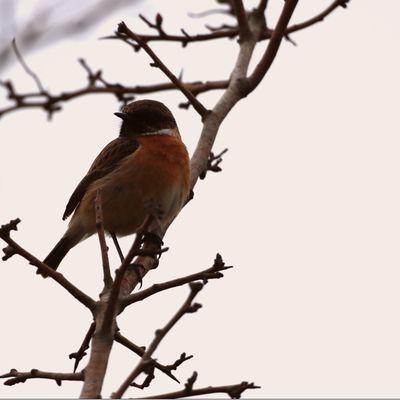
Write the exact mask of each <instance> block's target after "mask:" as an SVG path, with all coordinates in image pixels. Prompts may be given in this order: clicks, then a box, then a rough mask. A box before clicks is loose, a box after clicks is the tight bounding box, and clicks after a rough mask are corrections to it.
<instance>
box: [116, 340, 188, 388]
mask: <svg viewBox="0 0 400 400" xmlns="http://www.w3.org/2000/svg"><path fill="white" fill-rule="evenodd" d="M114 338H115V341H116V342H118V343H120V344H122V345H123V346H125V347H126V348H128V349H129V350H131V351H133V352H134V353H135V354H137V355H138V356H140V357H143V354H144V353H145V351H146V348H145V347H140V346H137V345H136V344H134V343H132V342H131V341H130V340H129V339H128V338H126V337H125V336H123V335H121V333H119V332H117V333H116V334H115V336H114ZM192 357H193V356H187V355H186V353H182V354H181V356H180V357H179V359H177V360H176V361H175V362H174V363H173V364H171V365H163V364H160V363H159V362H158V361H156V360H154V367H155V368H157V369H159V370H160V371H161V372H163V373H164V374H165V375H167V376H169V377H170V378H171V379H173V380H174V381H175V382H178V383H179V380H178V379H177V378H176V377H175V376H174V375H173V374H172V372H171V371H174V370H176V369H177V367H178V366H179V365H181V364H182V363H183V362H184V361H187V360H190V359H191V358H192Z"/></svg>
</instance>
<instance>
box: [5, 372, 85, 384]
mask: <svg viewBox="0 0 400 400" xmlns="http://www.w3.org/2000/svg"><path fill="white" fill-rule="evenodd" d="M83 377H84V373H83V371H82V372H45V371H39V370H38V369H31V370H30V371H29V372H19V371H17V370H16V369H12V370H11V371H10V372H8V373H6V374H4V375H1V376H0V379H4V378H11V379H7V380H6V381H5V382H4V385H6V386H13V385H16V384H17V383H24V382H26V381H27V380H28V379H51V380H54V381H56V383H57V385H58V386H61V383H62V381H83Z"/></svg>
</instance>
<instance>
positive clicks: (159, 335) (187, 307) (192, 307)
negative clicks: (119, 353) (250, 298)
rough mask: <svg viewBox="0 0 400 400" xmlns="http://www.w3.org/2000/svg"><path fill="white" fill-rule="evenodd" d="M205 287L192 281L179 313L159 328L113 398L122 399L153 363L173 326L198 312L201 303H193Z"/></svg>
mask: <svg viewBox="0 0 400 400" xmlns="http://www.w3.org/2000/svg"><path fill="white" fill-rule="evenodd" d="M202 288H203V285H202V284H201V283H191V284H190V294H189V296H188V298H187V299H186V301H185V302H184V303H183V305H182V307H181V308H180V309H179V310H178V311H177V313H176V314H175V315H174V316H173V317H172V318H171V320H170V321H169V322H168V323H167V324H166V325H165V326H164V328H162V329H159V330H157V331H156V333H155V337H154V339H153V341H152V342H151V343H150V346H149V347H148V349H147V350H146V351H145V353H144V354H143V356H142V359H141V360H140V362H139V364H138V365H137V366H136V368H135V369H134V370H133V371H132V372H131V373H130V374H129V376H128V377H127V378H126V379H125V381H124V382H123V383H122V385H121V386H120V387H119V389H118V390H117V391H116V392H114V393H113V394H112V395H111V398H112V399H120V398H121V397H122V396H123V394H124V393H125V391H126V389H128V387H129V386H130V385H131V383H132V382H134V380H135V379H136V378H137V377H138V375H139V374H140V373H142V372H143V370H144V369H145V368H146V367H147V366H148V365H149V364H151V356H152V355H153V353H154V351H155V350H156V349H157V347H158V345H159V344H160V342H161V341H162V339H163V338H164V337H165V335H166V334H167V333H168V332H169V331H170V330H171V329H172V328H173V326H174V325H175V324H176V323H177V322H178V321H179V320H180V319H181V318H182V317H183V315H185V314H186V313H193V312H196V311H197V310H198V309H199V308H200V307H201V305H200V304H197V303H193V304H192V301H193V299H194V298H195V297H196V295H197V293H199V291H200V290H201V289H202Z"/></svg>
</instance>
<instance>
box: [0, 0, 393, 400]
mask: <svg viewBox="0 0 400 400" xmlns="http://www.w3.org/2000/svg"><path fill="white" fill-rule="evenodd" d="M25 3H26V4H28V3H30V1H28V0H27V1H26V2H25ZM200 3H201V4H200ZM209 3H210V2H196V1H186V2H184V4H183V2H180V1H169V2H156V1H146V2H142V3H140V4H139V6H138V9H137V11H136V12H135V13H132V15H129V16H127V15H124V14H123V13H122V12H119V13H118V14H116V15H114V16H112V17H110V18H109V19H108V20H107V21H106V22H105V23H102V24H101V25H100V26H99V27H97V28H96V29H95V30H93V31H91V32H89V33H88V34H85V35H82V36H80V37H79V38H73V39H70V40H67V39H66V40H65V41H63V42H61V43H58V44H57V45H56V46H51V47H47V48H44V49H41V50H40V51H39V52H36V53H31V54H30V55H29V57H27V59H28V62H29V64H30V65H31V66H32V68H33V69H34V70H35V71H37V73H38V74H39V75H40V76H41V77H42V80H43V83H44V85H45V86H46V87H47V88H51V89H52V90H54V91H58V90H62V89H65V88H75V87H80V86H81V85H82V84H84V82H85V74H84V72H83V71H82V70H81V68H80V66H79V65H78V64H77V62H76V58H78V57H81V56H84V57H85V58H86V59H87V61H88V62H89V64H90V65H91V66H92V67H93V68H96V67H101V68H103V70H104V73H105V77H107V78H108V79H109V80H110V81H111V82H113V81H121V82H125V83H130V84H137V83H141V84H145V83H147V82H159V81H163V80H164V77H163V75H162V74H161V72H160V71H158V70H155V69H150V68H148V67H147V65H148V61H149V60H148V58H147V57H146V56H145V55H144V54H142V53H140V54H139V55H138V54H136V53H133V52H131V51H130V50H129V48H128V47H126V46H124V45H122V44H118V43H115V42H109V41H98V40H96V38H97V37H99V36H104V35H107V34H110V32H112V31H113V29H114V28H115V26H116V23H117V22H118V21H120V20H121V19H124V20H125V21H126V22H128V23H129V24H130V26H131V27H133V28H135V29H137V30H138V31H142V32H143V31H145V27H144V26H143V24H142V23H141V22H140V21H139V20H138V19H137V18H136V17H135V16H134V15H136V14H137V12H139V11H141V12H143V13H145V15H147V16H149V17H151V16H152V15H154V13H155V12H156V11H157V10H160V11H161V12H162V13H163V14H164V16H165V19H166V27H167V28H169V30H170V31H171V32H172V31H174V32H177V31H178V28H180V27H185V28H186V29H187V30H188V31H189V32H190V33H194V32H196V30H198V29H200V27H201V26H202V24H204V23H205V22H206V21H204V20H192V19H188V18H187V17H186V12H187V11H188V10H198V11H200V10H202V9H205V8H207V4H209ZM300 3H301V4H300V6H299V7H298V10H297V11H296V13H295V16H294V19H293V20H292V22H299V21H302V20H303V19H305V18H308V17H309V16H312V15H314V14H316V13H318V12H319V11H320V10H322V9H323V8H324V7H325V6H326V5H327V4H329V3H330V2H329V1H318V2H316V1H307V0H304V1H301V2H300ZM281 5H282V2H281V1H276V0H275V1H272V0H271V5H270V6H271V12H272V14H273V16H272V17H271V18H269V20H270V22H271V24H272V22H273V21H275V19H276V15H277V11H278V9H279V7H281ZM399 11H400V3H399V2H398V1H397V0H385V1H380V2H378V1H372V0H363V1H352V2H351V3H350V5H349V8H348V9H347V10H343V9H339V10H337V11H336V12H335V13H334V14H333V15H331V16H330V17H329V18H328V19H327V20H326V21H325V22H323V23H322V24H319V25H317V26H314V27H312V28H310V29H308V30H306V31H303V32H300V33H298V34H295V35H293V39H294V40H295V41H296V42H297V43H298V46H297V47H294V46H292V45H291V44H290V43H288V42H285V43H283V45H282V47H281V50H280V52H279V54H278V57H277V59H276V61H275V63H274V65H273V67H272V68H271V70H270V73H269V75H268V77H267V78H266V79H265V80H264V81H263V83H262V85H261V86H260V87H259V88H258V89H257V91H256V92H255V93H253V94H252V95H251V96H249V97H248V98H247V99H245V100H244V101H242V102H241V103H240V104H238V106H237V107H236V109H235V110H234V111H233V112H232V113H231V115H230V116H229V117H228V118H227V120H226V121H225V122H224V124H223V126H222V127H221V132H220V135H219V137H218V140H217V143H216V145H215V150H216V151H220V150H222V149H223V148H225V147H229V153H228V154H227V155H226V156H225V158H224V162H223V164H222V166H223V172H222V173H220V174H215V175H212V174H210V175H209V176H208V177H207V179H206V180H205V181H202V182H200V183H199V184H198V186H197V187H196V193H195V200H194V201H193V202H191V203H190V205H189V206H188V207H187V208H186V209H185V210H184V211H183V212H182V214H181V215H180V216H179V218H178V219H177V220H176V222H175V223H174V224H173V226H172V227H171V229H170V230H169V232H168V235H167V237H166V244H167V245H168V246H170V247H171V250H170V251H169V252H168V253H167V254H166V255H165V256H164V257H163V258H162V265H161V266H160V268H159V269H158V270H156V271H154V272H152V273H151V274H149V275H148V277H146V280H145V287H146V286H148V285H150V284H152V283H154V282H159V281H163V280H166V279H171V278H174V277H178V276H181V275H186V274H189V273H193V272H196V271H199V270H201V269H204V268H205V267H207V266H209V265H210V263H211V262H212V260H213V258H214V256H215V253H216V252H217V251H219V252H221V254H222V255H223V256H224V259H225V260H226V262H227V263H228V264H233V265H235V268H234V269H233V270H231V271H229V272H227V273H226V277H225V278H224V279H223V280H220V281H213V282H210V283H209V285H207V287H206V288H205V289H204V290H203V292H202V293H201V294H200V296H199V299H198V300H199V302H201V303H202V304H203V308H202V309H201V310H200V311H199V312H198V313H197V314H195V315H189V316H187V317H185V318H184V319H183V320H182V321H181V322H180V323H179V325H178V326H177V327H176V328H175V329H174V330H173V332H171V334H170V335H168V337H167V338H166V340H165V341H164V342H163V343H162V345H161V346H160V348H159V350H158V351H157V354H156V356H157V358H158V359H159V360H160V361H161V362H164V363H167V364H168V363H170V362H173V361H174V360H175V359H176V358H177V357H178V356H179V354H180V353H181V352H183V351H186V352H187V353H190V354H193V355H194V356H195V357H194V359H193V360H191V361H189V362H187V363H186V364H184V365H183V366H182V367H181V368H180V369H179V371H178V373H177V375H178V376H179V377H180V378H181V380H182V381H185V380H186V378H187V377H188V376H189V375H190V374H191V373H192V371H193V370H196V371H198V372H199V379H198V385H199V386H204V385H221V384H229V383H236V382H241V381H242V380H250V381H255V382H256V383H257V384H259V385H261V386H262V389H260V390H258V391H254V392H251V393H248V395H249V396H252V397H321V396H323V397H340V396H346V397H355V396H359V397H399V396H400V380H399V375H400V367H399V365H400V364H399V359H400V344H399V337H400V322H399V309H400V291H399V280H400V269H399V261H400V256H399V247H398V242H399V226H400V212H399V203H400V191H399V184H398V171H399V166H400V165H399V164H400V161H399V144H400V140H399V125H400V124H399V116H398V107H399V71H400V68H399V67H400V58H399V45H398V41H399V34H400V26H399V24H398V16H399ZM211 22H214V23H215V24H217V22H218V18H214V19H211ZM264 47H265V43H261V44H260V45H259V51H258V52H257V54H258V55H259V54H260V52H261V51H262V50H263V49H264ZM154 49H155V50H157V51H158V52H159V54H160V56H161V57H162V59H164V60H165V62H166V63H167V64H168V65H169V66H170V67H171V69H172V70H173V71H175V72H176V73H179V70H180V69H181V68H182V67H183V68H184V71H185V75H184V76H185V77H186V79H188V80H193V79H219V78H225V77H226V76H228V74H229V71H230V67H231V63H232V60H233V59H234V55H235V51H236V49H237V45H236V43H235V42H234V41H218V42H215V43H212V44H198V45H192V46H189V47H188V48H187V49H186V50H182V49H181V47H180V46H179V45H174V44H169V45H159V44H157V45H154ZM9 77H10V78H12V79H13V80H14V81H15V82H16V84H17V87H19V88H22V89H24V90H31V89H33V88H34V86H33V83H32V82H31V80H30V78H29V77H27V76H26V75H25V74H24V72H23V71H22V70H21V68H20V66H17V65H15V66H14V67H13V68H10V69H8V70H7V71H6V72H5V74H4V76H3V77H2V78H9ZM218 95H219V94H218V93H214V94H207V95H204V96H202V97H201V99H202V101H203V102H204V104H205V105H207V106H212V105H213V104H214V103H215V101H216V100H217V99H218ZM152 98H156V99H161V100H162V101H164V102H165V103H166V104H167V105H168V106H170V107H171V109H172V110H173V112H174V114H175V115H176V118H177V120H178V124H179V126H180V129H181V132H182V135H183V138H184V140H185V142H186V143H187V146H188V148H189V151H190V152H192V151H193V149H194V146H195V143H196V140H197V138H198V135H199V130H200V122H199V118H198V116H197V115H196V114H195V112H193V111H183V110H180V109H177V108H176V105H177V104H178V102H180V101H182V100H183V97H182V95H180V94H179V93H163V94H156V95H155V96H152ZM117 109H118V105H117V102H116V101H115V100H114V99H113V98H112V97H110V96H88V97H84V98H80V99H78V100H75V101H72V102H69V103H67V104H65V107H64V111H63V112H62V113H59V114H57V115H55V118H54V121H53V122H51V123H48V122H47V121H46V118H45V116H44V114H43V113H42V112H40V111H38V110H32V111H23V112H18V113H14V114H12V115H9V116H6V117H5V118H4V119H2V120H1V121H0V129H1V134H0V171H1V173H0V196H1V197H0V221H1V223H5V222H8V221H9V220H10V219H11V218H15V217H20V218H21V219H22V223H21V224H20V230H19V231H18V233H16V234H15V235H14V237H15V238H16V239H17V240H18V242H19V243H21V244H22V245H24V246H26V248H28V249H29V250H30V251H31V252H32V253H34V254H35V255H38V256H39V257H44V256H45V255H46V254H47V252H48V251H49V250H50V248H51V247H52V245H53V244H54V242H55V241H56V240H58V239H59V237H60V236H61V235H62V233H63V232H64V230H65V228H66V223H65V222H63V221H62V220H61V215H62V212H63V209H64V206H65V204H66V201H67V200H68V197H69V195H70V193H71V192H72V190H73V189H74V187H75V185H76V184H77V182H78V181H79V180H80V178H81V177H82V176H83V174H84V173H85V172H86V170H87V168H88V167H89V165H90V163H91V161H92V159H93V158H94V157H95V156H96V154H97V153H98V152H99V150H100V149H101V148H102V147H103V146H104V145H105V144H106V143H107V142H109V141H110V140H112V139H113V138H114V137H115V136H116V134H117V131H118V126H119V121H118V120H117V119H116V118H115V117H114V116H113V115H112V113H113V112H114V111H116V110H117ZM131 240H132V238H128V239H126V240H124V241H123V246H124V248H125V249H126V248H127V247H128V246H129V243H130V242H131ZM110 254H111V256H112V262H113V266H115V267H116V266H117V258H116V255H115V251H113V250H111V252H110ZM61 271H62V272H63V273H65V275H66V276H67V277H68V278H69V279H71V280H72V281H73V282H74V283H76V284H77V285H78V286H79V287H80V288H82V289H84V290H85V291H87V292H88V293H90V294H91V295H92V296H96V295H97V293H99V291H100V289H101V273H100V256H99V253H98V243H97V240H96V238H91V239H89V240H87V241H86V242H84V243H82V244H81V245H79V246H78V247H77V248H75V249H73V250H72V251H71V253H70V254H69V255H68V257H67V259H66V260H65V262H64V263H63V264H62V267H61ZM0 274H1V278H0V301H1V304H2V306H1V314H2V329H1V341H0V371H1V372H3V371H4V372H6V371H7V370H8V369H10V368H17V369H19V370H29V369H31V368H39V369H43V370H55V371H70V370H71V368H72V362H71V361H70V360H68V357H67V356H68V354H69V353H71V352H73V351H76V350H77V348H78V346H79V344H80V342H81V340H82V338H83V335H84V333H85V331H86V329H87V327H88V325H89V323H90V315H89V314H88V313H87V312H86V311H85V310H84V309H83V308H82V307H80V305H79V304H77V302H76V301H75V300H74V299H72V298H71V297H70V296H69V295H67V294H66V293H65V292H64V291H63V290H60V289H59V288H58V287H57V285H56V284H55V283H53V282H51V281H50V280H42V279H40V278H38V277H37V276H36V275H35V274H34V269H33V268H31V267H30V266H29V265H27V264H26V262H24V261H23V260H22V259H21V258H18V257H14V258H13V259H11V260H10V261H8V262H7V263H2V264H1V269H0ZM186 293H187V288H181V289H179V290H176V291H174V292H169V293H164V294H161V295H158V296H154V298H152V299H151V300H149V301H147V302H146V303H145V304H139V305H138V306H137V307H135V308H132V309H130V310H128V311H127V312H125V313H124V314H123V316H122V317H121V318H120V320H119V323H120V327H121V330H122V333H123V334H125V335H127V336H128V337H129V338H131V339H132V340H133V341H134V342H136V343H137V344H140V345H144V344H148V343H149V342H150V340H151V339H152V337H153V332H154V330H155V329H156V328H158V327H160V326H162V325H163V324H164V323H165V322H166V321H167V320H168V319H169V317H170V316H171V315H172V314H173V313H174V312H175V310H176V308H177V307H178V305H180V304H181V303H182V302H183V300H184V298H185V296H186ZM85 361H86V360H85ZM136 361H137V359H136V357H135V356H133V355H132V354H130V353H129V352H128V351H125V350H124V349H121V347H120V346H119V345H117V344H116V345H115V348H114V349H113V353H112V357H111V361H110V367H109V371H110V373H109V374H108V376H107V380H106V383H105V387H104V391H103V396H107V395H109V394H110V393H111V391H113V390H114V389H115V388H116V387H117V386H118V385H119V383H120V382H121V381H122V379H123V378H125V376H126V375H127V373H128V372H129V371H130V370H131V369H132V368H133V367H134V365H135V362H136ZM152 386H153V388H152V389H150V391H149V392H148V394H157V393H160V392H163V391H171V390H177V389H178V386H177V385H175V384H174V383H173V382H170V381H169V380H168V379H167V378H164V376H163V375H160V374H157V378H156V380H155V381H154V384H153V385H152ZM79 391H80V385H79V384H76V383H64V384H63V387H62V388H61V389H59V388H58V387H57V386H56V385H55V383H54V382H47V381H45V382H41V381H30V382H28V383H25V384H22V385H17V386H14V387H11V388H9V387H5V386H0V396H2V397H41V396H44V397H76V396H77V395H78V393H79ZM127 396H128V397H135V396H140V392H137V391H135V390H134V389H131V390H130V391H129V392H128V393H127Z"/></svg>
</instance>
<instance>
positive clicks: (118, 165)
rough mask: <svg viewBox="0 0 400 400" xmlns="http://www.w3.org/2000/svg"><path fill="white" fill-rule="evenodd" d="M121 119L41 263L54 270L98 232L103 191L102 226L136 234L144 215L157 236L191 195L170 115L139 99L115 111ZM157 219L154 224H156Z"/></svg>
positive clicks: (181, 148) (182, 147) (186, 166)
mask: <svg viewBox="0 0 400 400" xmlns="http://www.w3.org/2000/svg"><path fill="white" fill-rule="evenodd" d="M114 114H115V115H116V116H117V117H119V118H121V119H122V125H121V130H120V134H119V137H118V138H116V139H115V140H113V141H111V142H110V143H109V144H108V145H107V146H106V147H105V148H104V149H103V150H102V151H101V152H100V154H99V155H98V156H97V157H96V159H95V160H94V162H93V164H92V166H91V167H90V169H89V171H88V173H87V174H86V176H85V177H84V178H83V179H82V180H81V181H80V183H79V184H78V186H77V187H76V189H75V190H74V192H73V193H72V195H71V198H70V199H69V201H68V204H67V206H66V209H65V212H64V215H63V219H64V220H65V219H66V218H68V216H70V215H71V214H72V213H73V215H72V218H71V221H70V223H69V226H68V229H67V231H66V232H65V234H64V236H63V237H62V238H61V239H60V241H59V242H58V243H57V244H56V245H55V247H54V248H53V250H52V251H51V252H50V254H49V255H48V256H47V257H46V258H45V259H44V261H43V262H44V263H45V264H47V265H48V266H49V267H51V268H53V269H54V270H56V269H57V267H58V265H59V264H60V262H61V261H62V259H63V258H64V257H65V255H66V254H67V253H68V251H69V250H71V248H72V247H74V246H76V245H77V244H78V243H79V242H80V241H82V240H84V239H86V238H87V237H89V236H91V235H93V234H94V233H95V232H96V225H95V209H94V201H95V197H96V193H97V190H98V189H100V190H101V201H102V209H103V220H104V228H105V230H106V231H107V232H108V233H111V234H115V235H116V236H124V235H129V234H132V233H136V232H137V230H138V229H139V228H140V227H141V225H142V224H143V223H144V221H145V220H146V219H147V217H148V216H154V217H156V218H154V220H152V221H154V223H153V222H152V223H151V224H150V226H149V228H148V230H149V232H151V233H153V234H155V235H158V236H160V235H162V233H163V230H164V229H165V228H166V227H167V226H168V225H169V224H170V223H171V221H172V220H173V219H174V218H175V216H176V215H177V213H178V212H179V210H180V209H181V208H182V206H183V205H184V203H185V201H186V199H187V197H188V195H189V180H190V176H189V175H190V167H189V157H188V153H187V150H186V147H185V145H184V144H183V142H182V140H181V137H180V134H179V130H178V127H177V125H176V122H175V119H174V117H173V115H172V113H171V111H170V110H169V109H168V108H167V107H166V106H165V105H164V104H163V103H160V102H158V101H153V100H138V101H134V102H131V103H129V104H127V105H126V106H124V107H123V109H122V111H121V112H116V113H114ZM156 221H157V222H156Z"/></svg>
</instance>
